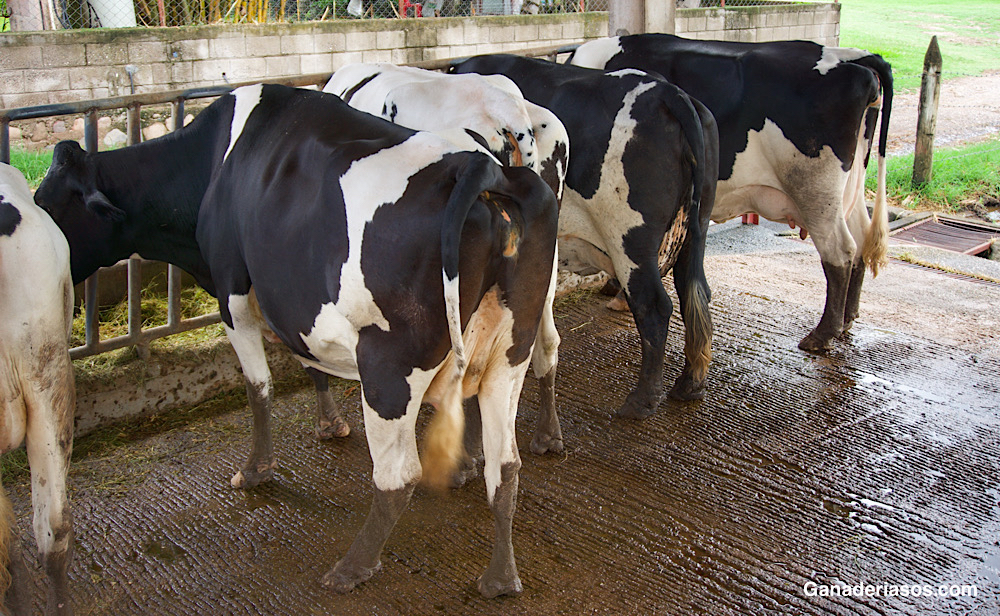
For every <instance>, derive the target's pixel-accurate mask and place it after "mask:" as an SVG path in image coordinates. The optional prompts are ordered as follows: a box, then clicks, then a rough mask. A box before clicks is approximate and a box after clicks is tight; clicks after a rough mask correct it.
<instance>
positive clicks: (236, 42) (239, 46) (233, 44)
mask: <svg viewBox="0 0 1000 616" xmlns="http://www.w3.org/2000/svg"><path fill="white" fill-rule="evenodd" d="M208 53H209V57H210V58H220V59H221V58H245V57H246V56H247V40H246V37H243V36H234V37H232V38H216V39H211V40H210V41H208Z"/></svg>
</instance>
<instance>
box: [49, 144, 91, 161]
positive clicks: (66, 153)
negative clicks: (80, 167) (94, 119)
mask: <svg viewBox="0 0 1000 616" xmlns="http://www.w3.org/2000/svg"><path fill="white" fill-rule="evenodd" d="M84 154H85V152H84V151H83V148H81V147H80V144H79V143H77V142H76V141H60V142H59V143H57V144H56V147H55V149H53V151H52V162H53V164H61V163H66V162H68V161H76V160H79V159H80V158H81V157H82V156H83V155H84Z"/></svg>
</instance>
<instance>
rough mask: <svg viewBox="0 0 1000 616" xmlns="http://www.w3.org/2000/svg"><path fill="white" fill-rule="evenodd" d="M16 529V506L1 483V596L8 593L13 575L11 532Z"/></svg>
mask: <svg viewBox="0 0 1000 616" xmlns="http://www.w3.org/2000/svg"><path fill="white" fill-rule="evenodd" d="M13 529H14V508H13V506H12V505H11V504H10V500H8V499H7V492H6V491H5V490H4V489H3V486H2V485H0V598H3V597H4V596H5V595H6V594H7V589H8V588H9V587H10V582H11V576H10V570H9V569H8V566H9V565H10V549H11V547H12V541H11V537H12V535H11V533H12V532H13Z"/></svg>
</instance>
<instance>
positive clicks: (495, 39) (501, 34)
mask: <svg viewBox="0 0 1000 616" xmlns="http://www.w3.org/2000/svg"><path fill="white" fill-rule="evenodd" d="M488 32H489V36H488V38H487V39H486V41H484V42H490V43H513V42H514V27H513V26H498V27H496V28H489V29H488Z"/></svg>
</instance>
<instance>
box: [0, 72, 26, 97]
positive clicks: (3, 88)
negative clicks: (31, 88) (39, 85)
mask: <svg viewBox="0 0 1000 616" xmlns="http://www.w3.org/2000/svg"><path fill="white" fill-rule="evenodd" d="M24 86H25V82H24V71H4V73H3V79H0V94H4V95H7V94H21V93H23V92H24Z"/></svg>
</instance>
